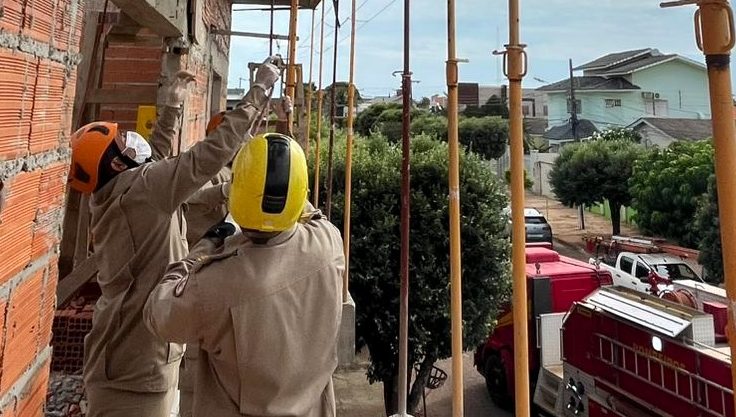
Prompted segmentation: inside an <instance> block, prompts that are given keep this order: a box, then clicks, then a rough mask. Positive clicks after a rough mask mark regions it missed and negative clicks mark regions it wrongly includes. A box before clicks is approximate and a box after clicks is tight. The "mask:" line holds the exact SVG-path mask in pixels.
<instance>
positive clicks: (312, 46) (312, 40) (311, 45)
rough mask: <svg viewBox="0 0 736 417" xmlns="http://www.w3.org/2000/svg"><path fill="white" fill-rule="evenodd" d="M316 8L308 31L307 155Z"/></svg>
mask: <svg viewBox="0 0 736 417" xmlns="http://www.w3.org/2000/svg"><path fill="white" fill-rule="evenodd" d="M315 12H316V10H314V9H312V26H311V30H310V31H309V84H308V86H309V87H308V88H309V89H308V90H307V97H306V98H307V128H306V131H305V132H304V154H305V155H307V156H309V145H310V142H312V140H311V138H310V137H309V135H310V133H311V130H312V88H313V86H312V69H313V67H314V14H315Z"/></svg>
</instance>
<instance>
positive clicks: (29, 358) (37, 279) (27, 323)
mask: <svg viewBox="0 0 736 417" xmlns="http://www.w3.org/2000/svg"><path fill="white" fill-rule="evenodd" d="M44 272H45V271H44V270H41V271H38V272H37V273H36V274H34V275H33V276H32V277H30V278H28V279H27V280H26V281H24V282H23V283H21V284H20V285H19V286H18V287H17V288H16V289H14V290H13V291H12V292H11V293H10V300H9V303H8V314H7V317H8V318H7V322H6V326H7V329H6V335H5V346H4V348H3V363H2V375H1V376H0V395H4V394H5V393H6V392H7V390H8V388H10V387H11V386H13V384H14V383H15V382H16V381H17V380H18V378H19V377H20V376H21V375H22V374H23V373H24V372H25V371H26V370H27V369H28V367H29V366H30V365H31V363H32V362H33V359H34V358H35V357H36V354H37V353H38V351H39V342H40V338H39V323H40V310H41V294H42V291H41V290H42V280H43V276H44Z"/></svg>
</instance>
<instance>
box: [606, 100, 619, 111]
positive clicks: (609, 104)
mask: <svg viewBox="0 0 736 417" xmlns="http://www.w3.org/2000/svg"><path fill="white" fill-rule="evenodd" d="M613 107H621V99H620V98H607V99H606V108H609V109H610V108H613Z"/></svg>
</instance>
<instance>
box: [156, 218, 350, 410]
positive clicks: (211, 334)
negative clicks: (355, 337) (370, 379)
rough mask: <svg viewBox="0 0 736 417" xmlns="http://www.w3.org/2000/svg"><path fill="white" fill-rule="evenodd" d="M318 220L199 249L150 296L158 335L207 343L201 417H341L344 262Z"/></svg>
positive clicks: (200, 379)
mask: <svg viewBox="0 0 736 417" xmlns="http://www.w3.org/2000/svg"><path fill="white" fill-rule="evenodd" d="M309 208H310V209H311V206H309ZM315 213H316V216H315V217H314V218H312V219H311V220H308V221H305V222H304V223H300V224H297V226H296V227H295V228H294V229H292V230H290V231H288V232H283V233H281V234H279V235H277V236H276V237H274V238H273V239H271V240H270V241H269V242H268V243H266V244H262V245H257V244H254V243H253V242H252V241H251V240H249V239H248V237H247V236H246V235H242V234H241V235H235V236H232V237H230V238H228V239H227V240H226V241H225V243H224V245H223V246H221V247H220V248H218V249H217V250H216V251H214V253H212V254H210V255H207V256H200V255H199V254H198V249H199V247H200V245H201V243H200V245H198V246H197V247H196V248H194V250H193V252H192V253H191V254H190V256H189V257H188V258H187V259H186V260H185V261H184V262H179V263H176V264H174V265H171V266H170V267H169V271H168V272H169V273H167V275H166V277H165V278H164V280H163V281H162V282H161V284H159V285H158V286H157V287H156V289H155V290H154V292H153V293H152V294H151V296H150V297H149V299H148V302H147V304H146V307H145V309H144V320H145V322H146V325H147V326H149V328H150V329H151V330H152V331H153V332H154V333H157V334H158V335H160V336H161V337H162V338H163V339H165V340H169V341H174V342H180V343H189V342H192V341H198V342H199V346H200V349H201V350H200V357H199V359H200V360H199V365H198V369H197V372H196V381H195V385H194V415H195V416H218V417H226V416H234V417H235V416H238V417H240V416H259V417H266V416H279V417H287V416H293V417H332V416H334V415H335V399H334V392H333V387H332V373H333V372H334V370H335V368H336V366H337V332H338V328H339V324H340V318H341V315H342V301H341V294H342V274H343V272H344V268H345V259H344V256H343V248H342V239H341V237H340V233H339V231H338V230H337V229H336V228H335V227H334V226H333V225H332V224H331V223H330V222H329V221H328V220H326V219H325V218H324V217H323V216H322V215H321V214H320V213H319V212H318V211H315ZM205 241H207V239H205V240H203V241H202V242H205ZM192 264H194V265H192ZM184 265H191V267H185V266H184ZM200 268H201V269H200Z"/></svg>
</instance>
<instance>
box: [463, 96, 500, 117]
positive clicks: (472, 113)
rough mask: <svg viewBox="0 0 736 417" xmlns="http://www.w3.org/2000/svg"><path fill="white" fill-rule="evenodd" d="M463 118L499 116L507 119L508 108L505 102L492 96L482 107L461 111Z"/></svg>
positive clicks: (470, 107)
mask: <svg viewBox="0 0 736 417" xmlns="http://www.w3.org/2000/svg"><path fill="white" fill-rule="evenodd" d="M463 116H466V117H486V116H500V117H501V118H503V119H508V118H509V107H508V103H507V102H506V100H504V99H502V98H500V97H498V96H496V95H495V94H494V95H492V96H491V97H490V98H489V99H488V100H486V103H485V104H483V105H482V106H480V107H478V106H468V107H466V108H465V110H464V111H463Z"/></svg>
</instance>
